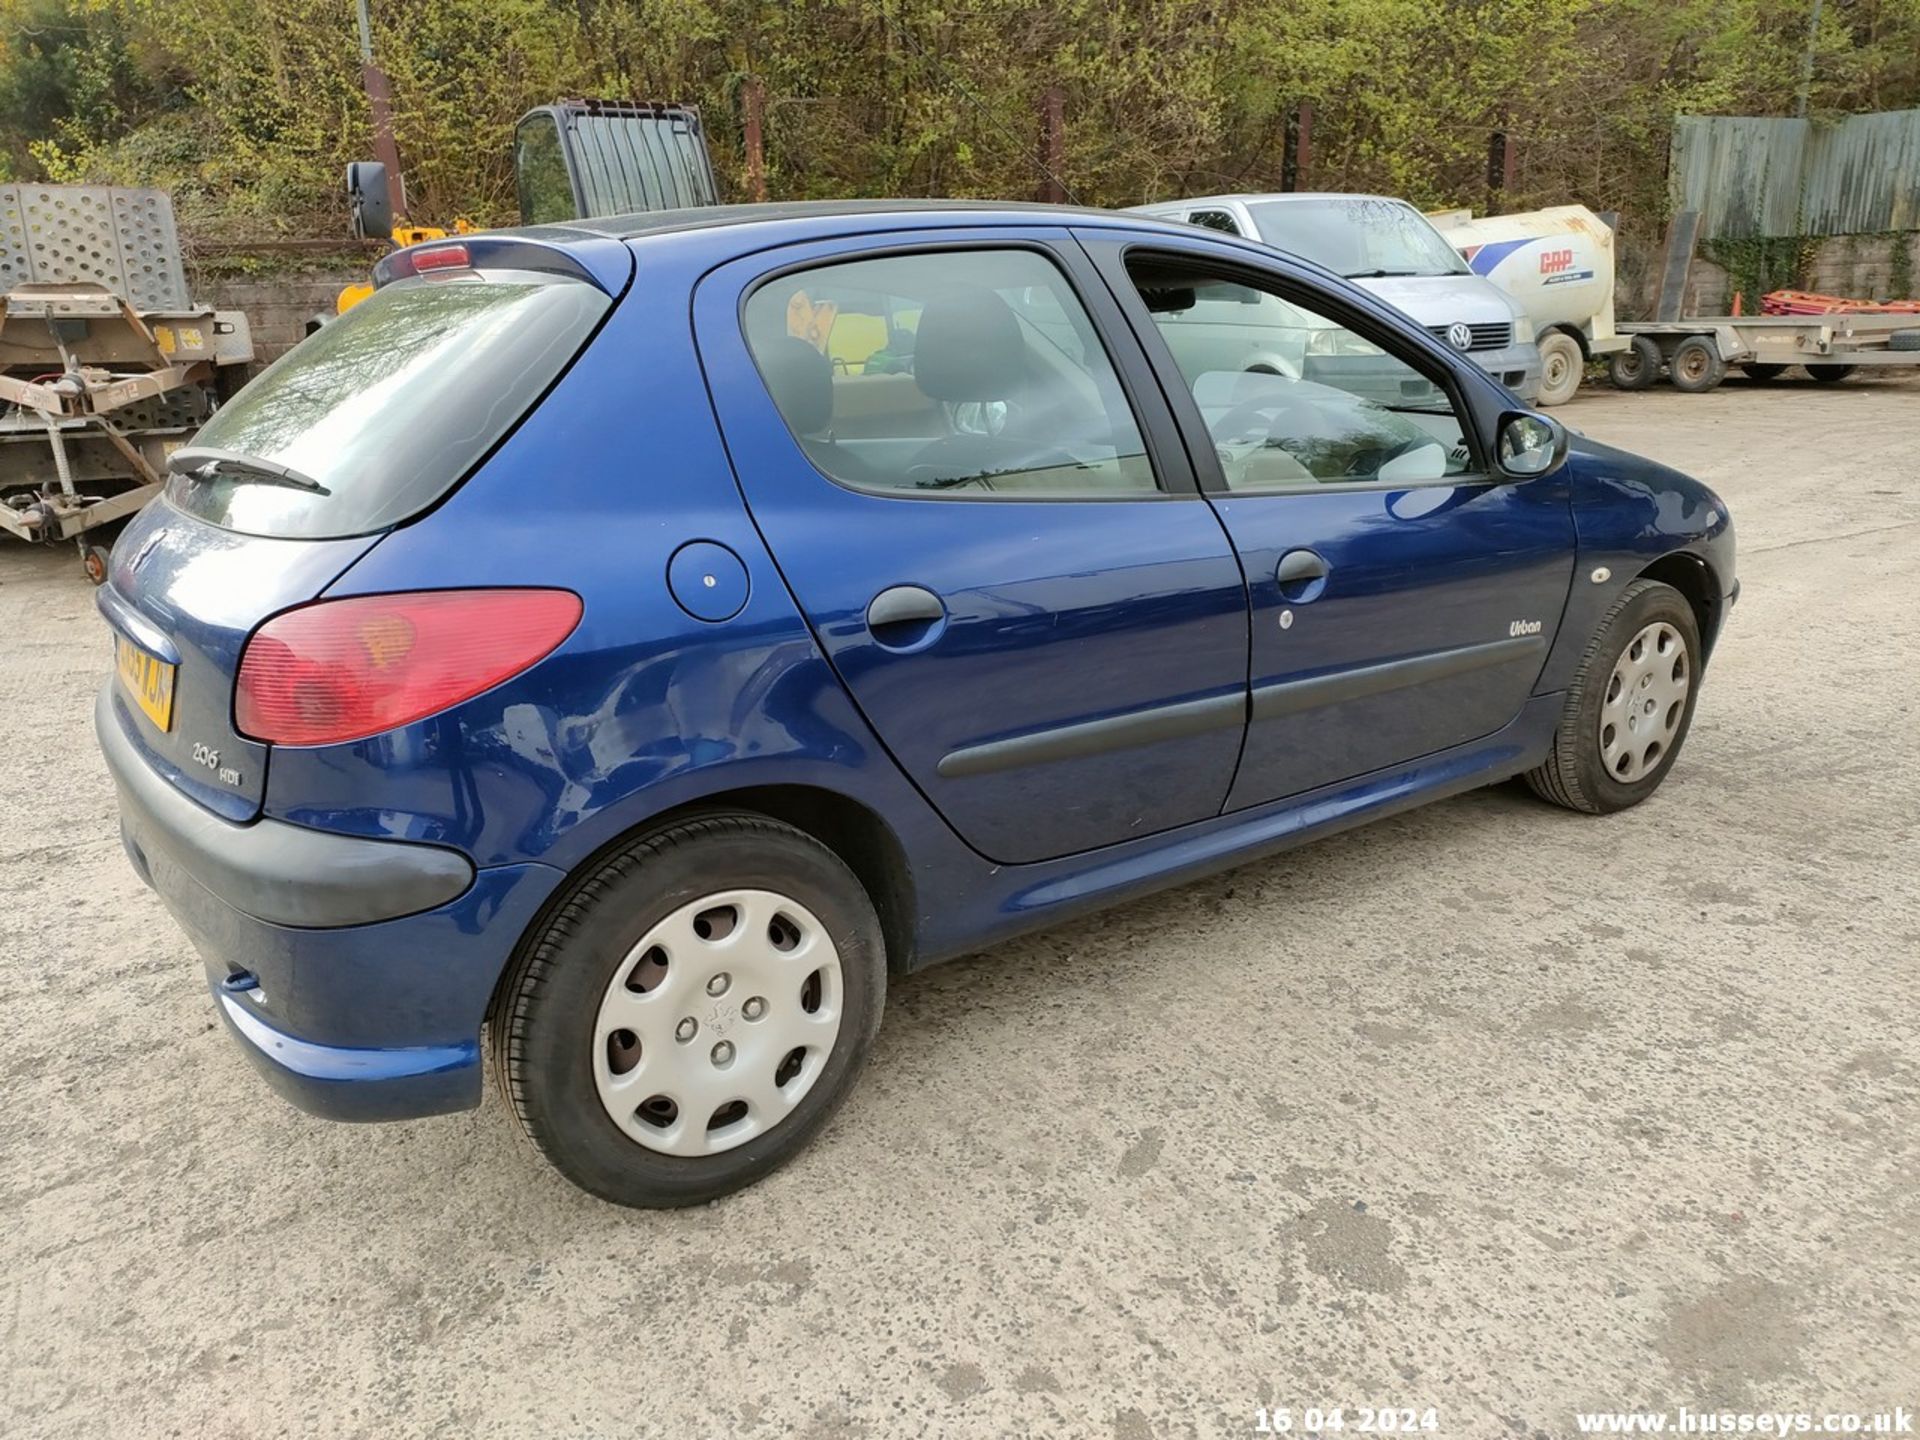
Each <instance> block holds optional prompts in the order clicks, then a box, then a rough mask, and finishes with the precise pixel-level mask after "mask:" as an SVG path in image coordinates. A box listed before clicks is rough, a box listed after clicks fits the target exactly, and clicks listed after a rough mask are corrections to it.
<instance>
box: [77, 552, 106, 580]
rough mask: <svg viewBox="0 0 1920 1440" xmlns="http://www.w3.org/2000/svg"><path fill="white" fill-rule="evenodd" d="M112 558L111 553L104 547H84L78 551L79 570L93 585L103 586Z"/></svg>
mask: <svg viewBox="0 0 1920 1440" xmlns="http://www.w3.org/2000/svg"><path fill="white" fill-rule="evenodd" d="M112 558H113V557H112V552H111V551H110V550H109V549H108V548H107V547H106V546H105V545H85V546H82V547H81V550H80V568H81V569H82V570H84V571H86V573H87V579H89V580H91V581H92V582H93V583H94V584H95V585H104V584H106V583H107V567H108V566H109V565H110V564H111V563H112Z"/></svg>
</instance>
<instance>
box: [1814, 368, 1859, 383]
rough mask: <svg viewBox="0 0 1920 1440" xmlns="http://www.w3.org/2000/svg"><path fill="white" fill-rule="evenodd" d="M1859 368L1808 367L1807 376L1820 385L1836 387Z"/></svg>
mask: <svg viewBox="0 0 1920 1440" xmlns="http://www.w3.org/2000/svg"><path fill="white" fill-rule="evenodd" d="M1859 368H1860V367H1859V366H1858V365H1809V366H1807V374H1809V375H1811V376H1812V377H1813V378H1814V379H1816V380H1818V381H1819V382H1820V383H1821V384H1822V385H1838V384H1839V383H1840V382H1841V381H1842V380H1844V379H1846V378H1847V376H1849V375H1851V374H1852V373H1853V372H1854V371H1855V370H1858V369H1859Z"/></svg>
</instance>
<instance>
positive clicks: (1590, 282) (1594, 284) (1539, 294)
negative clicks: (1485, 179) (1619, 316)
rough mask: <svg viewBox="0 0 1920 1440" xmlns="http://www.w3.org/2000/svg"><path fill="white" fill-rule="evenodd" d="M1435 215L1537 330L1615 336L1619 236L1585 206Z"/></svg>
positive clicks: (1477, 271)
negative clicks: (1563, 328) (1615, 259)
mask: <svg viewBox="0 0 1920 1440" xmlns="http://www.w3.org/2000/svg"><path fill="white" fill-rule="evenodd" d="M1430 218H1431V219H1432V220H1433V223H1434V224H1435V225H1436V226H1438V227H1439V229H1440V233H1441V234H1442V235H1444V236H1446V238H1447V243H1448V244H1450V245H1452V246H1453V248H1454V249H1456V250H1458V251H1459V252H1460V253H1461V255H1462V256H1464V257H1465V258H1466V261H1467V264H1468V265H1470V266H1472V267H1473V271H1474V273H1475V274H1476V275H1484V276H1485V277H1486V278H1487V279H1488V280H1491V281H1492V282H1493V283H1494V284H1495V285H1497V286H1499V287H1500V288H1501V289H1502V290H1504V291H1506V292H1507V294H1509V295H1511V296H1512V297H1513V298H1514V299H1515V300H1517V301H1519V302H1520V304H1521V306H1522V307H1523V308H1524V309H1525V310H1526V312H1527V314H1528V315H1530V316H1531V317H1532V318H1533V323H1534V328H1535V329H1536V330H1538V331H1542V332H1544V331H1546V330H1547V329H1548V328H1549V327H1551V326H1556V325H1560V326H1566V327H1567V328H1569V329H1574V330H1579V331H1581V332H1582V333H1583V334H1585V335H1586V336H1587V338H1588V339H1589V340H1609V339H1612V338H1613V231H1611V230H1610V229H1608V228H1607V224H1606V222H1605V221H1604V220H1602V219H1601V218H1600V217H1599V216H1598V215H1596V214H1594V213H1593V211H1591V210H1589V209H1587V207H1586V206H1584V205H1555V206H1553V207H1552V208H1551V209H1547V210H1528V211H1525V212H1523V213H1520V214H1516V215H1488V216H1485V217H1484V218H1482V219H1479V220H1475V219H1474V218H1473V212H1472V211H1470V210H1451V211H1445V212H1442V213H1440V214H1436V215H1433V216H1431V217H1430Z"/></svg>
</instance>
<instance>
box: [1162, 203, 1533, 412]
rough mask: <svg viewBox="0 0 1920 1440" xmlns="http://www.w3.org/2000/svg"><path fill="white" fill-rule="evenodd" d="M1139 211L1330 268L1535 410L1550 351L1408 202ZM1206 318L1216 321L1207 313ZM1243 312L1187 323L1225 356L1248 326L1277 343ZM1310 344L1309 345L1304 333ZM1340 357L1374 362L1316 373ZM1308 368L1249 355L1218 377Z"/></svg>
mask: <svg viewBox="0 0 1920 1440" xmlns="http://www.w3.org/2000/svg"><path fill="white" fill-rule="evenodd" d="M1133 208H1134V209H1136V210H1138V211H1140V212H1141V213H1143V214H1147V215H1158V216H1160V217H1161V218H1162V219H1166V220H1184V221H1186V222H1187V223H1189V224H1192V225H1201V226H1204V227H1206V228H1207V229H1209V230H1221V231H1224V232H1226V233H1227V234H1229V235H1244V236H1246V237H1247V238H1249V239H1252V240H1259V241H1262V242H1263V243H1265V244H1268V245H1271V246H1273V247H1274V248H1275V249H1277V250H1285V251H1287V252H1288V253H1289V254H1293V255H1298V256H1300V257H1302V258H1303V259H1307V260H1311V261H1314V262H1315V263H1316V264H1319V265H1324V266H1326V267H1327V268H1328V269H1329V270H1332V271H1334V272H1335V273H1337V274H1340V275H1344V276H1346V277H1347V278H1348V279H1349V280H1352V281H1353V282H1354V283H1355V284H1356V285H1359V286H1361V287H1362V288H1363V289H1366V290H1370V291H1372V292H1373V293H1374V294H1375V295H1377V296H1379V297H1380V298H1381V299H1382V300H1385V301H1386V302H1387V303H1388V304H1389V305H1392V306H1395V307H1396V308H1397V309H1399V310H1401V311H1403V312H1404V313H1405V314H1407V315H1408V316H1409V317H1411V318H1412V319H1413V320H1414V321H1415V322H1416V323H1417V324H1419V325H1422V326H1424V327H1425V328H1426V329H1427V330H1428V331H1429V332H1430V333H1431V334H1433V335H1434V336H1436V337H1437V338H1439V339H1440V340H1443V341H1445V342H1446V343H1447V344H1449V345H1451V346H1453V347H1454V348H1455V349H1456V350H1461V351H1464V352H1465V353H1466V354H1467V355H1469V356H1471V357H1472V358H1473V360H1475V361H1476V362H1477V363H1478V364H1479V365H1480V367H1481V368H1482V369H1484V370H1486V371H1487V372H1488V373H1489V374H1491V375H1492V376H1493V377H1494V379H1496V380H1498V381H1500V382H1501V383H1502V384H1503V385H1505V386H1506V387H1507V388H1508V389H1509V390H1511V391H1513V392H1514V394H1516V395H1518V396H1519V397H1520V399H1521V400H1522V402H1524V403H1526V404H1529V405H1531V404H1533V403H1534V402H1535V401H1536V400H1538V398H1539V395H1540V378H1541V377H1540V349H1539V347H1538V346H1537V345H1536V344H1535V343H1534V331H1533V322H1532V321H1531V320H1530V319H1528V318H1527V314H1526V312H1525V311H1524V310H1523V309H1521V307H1520V306H1519V305H1518V304H1516V303H1515V302H1514V300H1513V299H1512V298H1511V297H1510V296H1508V295H1507V294H1506V293H1505V292H1503V291H1502V290H1500V289H1499V288H1497V287H1496V286H1494V285H1492V284H1491V283H1489V282H1488V281H1487V280H1485V279H1484V278H1482V277H1481V276H1479V275H1476V274H1474V273H1473V271H1472V270H1471V269H1470V268H1469V267H1468V265H1467V263H1466V261H1464V260H1462V259H1461V258H1460V255H1459V252H1457V251H1456V250H1455V249H1454V248H1453V247H1452V246H1451V245H1449V244H1448V243H1447V242H1446V240H1445V239H1444V238H1442V236H1441V235H1440V232H1439V231H1437V230H1436V229H1434V227H1433V225H1432V224H1431V222H1429V221H1428V219H1427V217H1426V216H1424V215H1422V214H1421V213H1420V212H1419V211H1418V210H1416V209H1414V208H1413V206H1411V205H1409V204H1408V203H1407V202H1406V201H1404V200H1396V199H1393V198H1392V197H1390V196H1384V195H1332V194H1324V195H1322V194H1284V195H1208V196H1202V197H1200V198H1198V199H1194V200H1176V201H1169V202H1162V203H1160V204H1155V205H1137V206H1135V207H1133ZM1281 303H1283V302H1281V301H1278V300H1273V299H1271V298H1270V297H1260V298H1259V299H1258V300H1257V301H1255V300H1254V299H1252V298H1250V299H1249V305H1250V306H1253V307H1254V308H1256V309H1257V307H1258V306H1259V305H1279V304H1281ZM1200 309H1205V310H1206V311H1207V312H1208V313H1207V314H1204V315H1202V314H1199V313H1197V312H1198V311H1199V310H1200ZM1216 311H1217V312H1219V313H1217V314H1216V313H1213V312H1216ZM1233 311H1234V306H1233V305H1232V304H1231V303H1227V302H1221V301H1213V302H1208V303H1207V304H1206V305H1205V306H1197V307H1195V311H1194V312H1190V313H1189V316H1188V317H1187V319H1188V323H1191V324H1193V325H1194V326H1195V327H1196V334H1197V333H1198V331H1199V330H1201V329H1204V330H1205V331H1206V332H1207V333H1208V335H1209V337H1210V343H1213V344H1216V345H1218V346H1220V347H1223V350H1224V349H1225V348H1231V347H1232V345H1233V344H1234V335H1233V333H1232V332H1233V331H1234V330H1235V329H1236V328H1238V327H1240V326H1244V327H1247V333H1248V334H1250V335H1251V334H1255V333H1259V334H1262V335H1269V336H1270V335H1272V334H1273V330H1272V328H1271V327H1272V325H1273V321H1272V319H1271V318H1270V317H1260V316H1256V315H1255V314H1254V310H1253V309H1249V310H1247V311H1246V312H1245V313H1244V315H1243V316H1241V317H1239V318H1238V320H1237V324H1236V316H1235V315H1234V313H1233ZM1339 333H1340V334H1345V333H1346V332H1344V331H1341V332H1339ZM1302 338H1303V346H1304V343H1305V332H1304V331H1303V332H1302ZM1222 358H1224V355H1223V357H1222ZM1336 358H1338V359H1341V360H1344V361H1345V362H1346V363H1345V364H1343V365H1342V366H1341V368H1343V369H1344V368H1348V366H1351V367H1352V368H1355V369H1358V368H1360V367H1362V366H1364V364H1365V363H1366V357H1365V356H1363V355H1358V354H1356V355H1354V356H1352V357H1324V358H1323V359H1321V360H1320V361H1319V362H1318V363H1317V364H1316V366H1315V368H1316V369H1319V370H1322V371H1324V370H1325V368H1326V366H1327V363H1328V362H1329V361H1333V360H1335V359H1336ZM1302 359H1303V357H1302V356H1299V355H1296V356H1290V357H1289V356H1279V355H1274V356H1266V355H1259V356H1255V355H1252V354H1248V355H1247V356H1244V357H1242V360H1243V363H1240V364H1237V365H1232V366H1227V365H1224V364H1223V365H1221V366H1219V367H1216V368H1222V369H1225V368H1233V369H1239V370H1269V369H1270V370H1273V371H1274V372H1276V373H1278V374H1284V375H1293V376H1296V377H1298V376H1299V375H1300V374H1301V373H1302V371H1301V364H1302ZM1348 388H1355V387H1353V386H1351V385H1350V386H1348Z"/></svg>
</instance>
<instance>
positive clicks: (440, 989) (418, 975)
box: [94, 687, 564, 1120]
mask: <svg viewBox="0 0 1920 1440" xmlns="http://www.w3.org/2000/svg"><path fill="white" fill-rule="evenodd" d="M116 705H117V701H116V700H115V698H114V696H113V692H112V689H111V687H109V688H108V689H107V690H106V691H104V692H103V693H102V696H101V699H100V702H99V704H98V705H97V707H96V709H95V715H94V719H95V724H96V728H97V730H98V732H99V736H100V745H101V750H102V751H103V753H104V754H105V755H106V757H107V766H108V769H109V771H110V772H111V773H112V775H113V779H114V784H115V786H116V788H117V789H118V791H119V796H120V830H121V839H122V842H123V843H124V844H125V846H126V850H127V856H128V858H129V859H130V860H131V861H132V862H133V866H134V869H135V870H137V871H138V872H139V873H140V876H141V878H142V879H144V880H145V881H146V882H147V883H148V884H149V885H150V886H152V887H153V889H154V890H155V891H156V892H157V893H158V895H159V896H160V899H161V900H162V902H163V903H164V904H165V905H166V907H167V910H168V912H169V913H171V914H172V916H173V918H174V919H175V920H176V921H177V922H178V923H179V925H180V928H181V929H182V930H184V931H185V932H186V934H187V938H188V939H189V940H191V941H192V942H193V946H194V948H195V949H196V950H197V951H199V953H200V955H201V958H202V960H203V961H204V963H205V967H206V978H207V984H208V986H209V987H210V988H211V989H212V991H213V993H214V997H215V1003H216V1006H217V1008H218V1009H219V1011H220V1014H221V1018H222V1019H223V1020H224V1021H225V1022H226V1025H227V1029H228V1031H229V1032H230V1033H231V1034H232V1035H233V1036H234V1038H235V1039H236V1040H238V1041H239V1042H240V1044H241V1048H242V1049H243V1050H244V1051H245V1052H246V1054H247V1056H248V1058H249V1059H250V1060H252V1062H253V1063H254V1065H255V1066H256V1067H257V1068H258V1069H259V1070H260V1072H261V1073H262V1075H264V1076H265V1077H266V1080H267V1082H268V1084H269V1085H271V1086H272V1087H273V1089H274V1090H275V1091H276V1092H278V1093H279V1094H280V1095H281V1096H282V1097H283V1098H285V1099H286V1100H288V1101H290V1102H291V1103H293V1104H294V1105H296V1106H298V1107H299V1108H300V1109H302V1110H306V1111H309V1112H311V1113H313V1114H316V1115H323V1116H327V1117H329V1118H332V1119H340V1120H401V1119H409V1118H413V1117H417V1116H422V1115H437V1114H443V1113H445V1112H447V1111H451V1110H462V1109H470V1108H472V1107H473V1106H474V1105H477V1104H478V1103H479V1101H480V1044H479V1035H480V1026H481V1024H482V1022H483V1021H484V1020H485V1018H486V1012H487V1006H488V1004H489V1002H490V1000H491V998H492V995H493V989H494V986H495V984H496V983H497V982H498V980H499V978H500V974H501V972H502V971H503V970H504V969H505V967H506V964H507V961H508V959H509V958H510V957H511V955H512V953H513V949H514V946H515V945H516V944H518V942H519V939H520V936H521V935H522V934H523V933H524V932H525V930H526V928H527V926H528V925H530V924H531V923H532V921H533V918H534V916H535V915H536V914H537V913H538V911H539V909H540V906H541V905H543V904H544V903H545V902H546V900H547V897H548V896H550V895H551V894H552V893H553V892H554V890H555V889H556V888H557V887H558V886H559V884H560V882H561V880H562V879H564V876H563V875H562V874H561V872H560V871H558V870H555V869H553V868H552V867H550V866H546V865H502V866H489V867H487V868H484V869H479V870H476V869H474V867H473V866H472V865H471V864H469V863H468V861H467V860H466V857H465V856H462V855H460V854H458V853H457V852H455V851H451V850H445V849H442V848H439V847H435V846H427V845H413V844H406V843H402V842H397V841H385V840H362V839H356V838H353V837H350V836H342V835H332V834H328V833H327V832H324V831H318V830H309V829H307V828H305V827H303V826H298V825H288V824H286V823H285V822H283V821H277V820H267V819H262V820H256V821H255V822H253V823H252V824H250V825H234V824H231V823H229V822H227V821H224V820H221V819H219V818H218V817H217V816H214V815H212V814H210V813H209V812H208V811H206V810H205V809H203V808H202V807H201V806H199V805H198V804H196V803H195V802H194V801H192V800H190V799H188V798H187V797H186V796H184V795H182V794H180V793H179V792H177V791H175V790H173V788H172V787H171V786H170V785H168V784H167V783H166V782H165V781H164V780H162V779H161V778H160V777H159V776H157V775H155V774H153V773H152V772H151V771H150V770H149V769H148V768H147V767H146V765H145V762H144V761H143V760H141V758H140V756H139V754H138V752H137V751H136V750H135V749H134V748H133V745H132V742H131V741H130V740H129V739H128V738H127V734H126V729H125V725H124V723H123V721H122V719H121V717H120V716H119V715H118V714H117V713H115V710H116ZM256 836H258V837H259V839H258V840H257V841H256V840H255V838H254V837H256ZM448 857H451V859H452V860H454V861H457V862H458V865H459V869H458V870H457V871H456V870H454V869H453V868H452V867H451V866H450V865H449V864H448ZM306 865H312V866H314V867H316V868H315V869H314V870H313V871H311V872H305V871H303V869H302V867H303V866H306ZM309 874H311V875H312V876H313V877H315V878H316V879H317V880H318V881H319V883H318V884H317V885H314V886H312V887H311V888H309V879H308V876H309ZM456 879H457V880H458V885H457V887H456V886H455V884H454V882H455V880H456ZM449 890H451V891H452V894H451V895H450V896H448V895H447V893H446V892H447V891H449ZM436 894H438V895H439V896H440V897H441V898H440V899H439V900H437V901H436V900H434V898H433V897H434V896H435V895H436ZM423 900H424V901H426V902H427V903H428V904H430V905H431V908H420V906H421V902H422V901H423ZM321 915H325V916H333V917H356V918H353V919H347V920H340V921H338V922H337V923H327V922H326V921H323V920H319V919H316V918H315V917H316V916H321ZM288 916H299V917H302V918H301V919H300V920H298V921H294V922H292V923H290V922H289V920H288V919H287V917H288Z"/></svg>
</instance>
